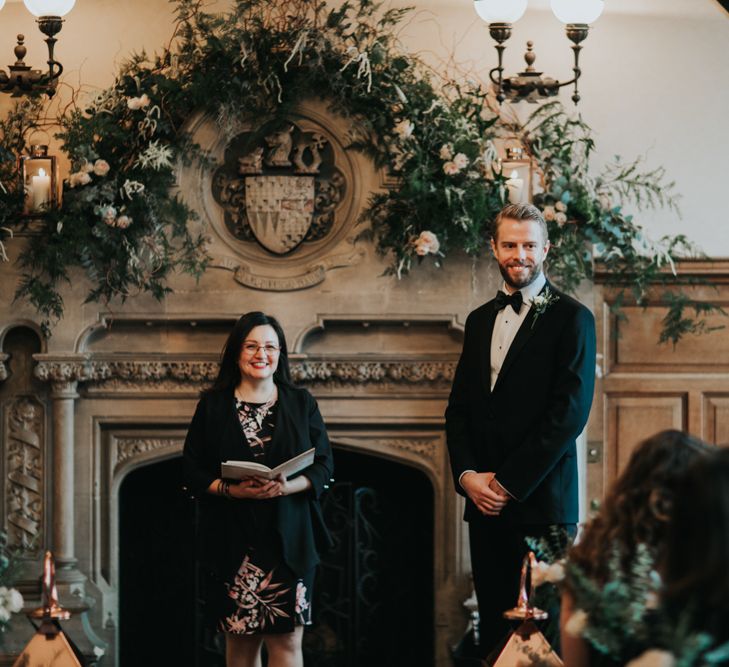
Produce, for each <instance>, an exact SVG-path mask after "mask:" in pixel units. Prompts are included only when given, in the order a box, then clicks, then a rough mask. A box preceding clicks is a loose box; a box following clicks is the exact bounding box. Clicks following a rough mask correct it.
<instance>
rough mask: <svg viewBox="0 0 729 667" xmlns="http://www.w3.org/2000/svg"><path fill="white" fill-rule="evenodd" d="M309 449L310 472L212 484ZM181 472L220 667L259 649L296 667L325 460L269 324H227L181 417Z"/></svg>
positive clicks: (319, 538) (322, 433)
mask: <svg viewBox="0 0 729 667" xmlns="http://www.w3.org/2000/svg"><path fill="white" fill-rule="evenodd" d="M312 447H313V448H314V449H315V457H314V463H313V464H312V465H311V466H309V467H308V468H305V469H304V470H303V471H302V473H301V474H299V475H298V476H294V477H292V478H291V479H288V480H286V479H284V478H283V477H279V478H276V479H275V480H266V479H263V478H258V477H253V478H247V479H244V480H241V481H232V480H226V479H221V473H220V465H221V463H222V462H223V461H226V460H248V461H256V462H260V463H263V464H265V465H267V466H269V467H271V468H273V467H275V466H276V465H279V464H280V463H283V462H285V461H287V460H289V459H290V458H292V457H293V456H296V455H297V454H300V453H302V452H304V451H306V450H308V449H310V448H312ZM184 461H185V471H186V477H187V484H188V487H189V489H190V491H191V492H192V493H193V494H194V495H195V496H197V497H198V498H200V500H201V511H202V517H201V519H202V520H201V533H202V534H201V535H200V536H199V542H200V544H201V545H202V550H203V553H202V554H201V560H202V563H203V568H204V570H205V572H206V573H207V574H208V575H209V577H208V584H207V588H208V591H209V594H208V599H207V600H206V601H205V602H206V609H207V611H208V612H209V613H208V614H207V615H208V617H209V618H211V619H214V620H215V623H216V625H217V627H218V629H219V630H221V631H222V632H224V633H225V646H226V664H227V667H258V666H259V665H260V664H261V663H260V652H261V646H262V644H263V643H264V642H265V644H266V649H267V652H268V665H269V667H301V666H302V665H303V658H302V651H301V640H302V634H303V626H304V625H308V624H309V623H311V592H312V584H313V580H314V570H315V567H316V565H317V563H318V562H319V552H320V550H321V549H322V548H324V547H325V546H326V545H328V542H329V535H328V533H327V530H326V527H325V525H324V522H323V520H322V515H321V509H320V506H319V500H318V499H319V496H320V494H321V492H322V490H323V489H324V488H325V485H326V484H327V483H328V482H329V479H330V477H331V475H332V453H331V447H330V444H329V439H328V437H327V433H326V429H325V427H324V422H323V420H322V417H321V414H320V413H319V409H318V407H317V404H316V401H315V400H314V398H313V397H312V396H311V394H309V392H308V391H307V390H306V389H301V388H297V387H295V386H294V385H293V384H292V382H291V373H290V370H289V364H288V355H287V348H286V339H285V338H284V334H283V330H282V329H281V326H280V325H279V323H278V322H277V321H276V319H275V318H273V317H271V316H269V315H265V314H264V313H261V312H250V313H246V314H245V315H243V316H242V317H241V318H240V319H239V320H238V322H236V324H235V326H234V327H233V330H232V331H231V333H230V335H229V337H228V340H227V342H226V343H225V346H224V348H223V352H222V356H221V363H220V371H219V373H218V376H217V379H216V380H215V383H214V384H213V386H212V388H211V389H209V390H208V391H206V392H204V393H203V395H202V397H201V399H200V401H199V403H198V405H197V409H196V410H195V415H194V416H193V418H192V423H191V424H190V428H189V431H188V433H187V438H186V440H185V447H184Z"/></svg>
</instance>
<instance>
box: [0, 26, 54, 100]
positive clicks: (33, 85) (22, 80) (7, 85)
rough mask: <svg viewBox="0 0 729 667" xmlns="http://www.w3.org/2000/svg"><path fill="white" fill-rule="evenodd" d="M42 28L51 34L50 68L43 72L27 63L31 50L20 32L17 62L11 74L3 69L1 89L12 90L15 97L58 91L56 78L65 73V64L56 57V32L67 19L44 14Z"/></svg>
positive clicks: (11, 67)
mask: <svg viewBox="0 0 729 667" xmlns="http://www.w3.org/2000/svg"><path fill="white" fill-rule="evenodd" d="M38 27H39V28H40V30H41V32H42V33H43V34H44V35H46V36H47V37H46V40H45V41H46V44H47V45H48V61H47V62H48V71H47V72H41V71H40V70H37V69H32V68H31V67H30V66H29V65H26V64H25V61H24V58H25V55H26V53H27V52H28V49H27V48H26V47H25V36H24V35H18V43H17V45H16V46H15V58H16V60H15V64H14V65H10V66H9V67H8V72H7V73H5V72H4V71H2V70H0V91H2V92H4V93H10V94H11V95H12V96H13V97H18V96H20V95H38V94H43V93H45V94H46V95H48V97H53V94H54V93H55V92H56V81H57V80H58V77H60V76H61V74H62V73H63V65H61V63H59V62H58V61H57V60H56V59H55V58H54V56H53V51H54V47H55V45H56V42H57V41H58V40H57V39H56V37H55V35H56V34H58V32H60V30H61V28H62V27H63V19H62V18H60V17H58V16H43V17H41V18H39V19H38Z"/></svg>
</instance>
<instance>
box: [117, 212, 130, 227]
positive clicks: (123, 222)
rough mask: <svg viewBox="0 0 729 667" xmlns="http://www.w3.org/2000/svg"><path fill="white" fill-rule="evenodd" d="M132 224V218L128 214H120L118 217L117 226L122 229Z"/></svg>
mask: <svg viewBox="0 0 729 667" xmlns="http://www.w3.org/2000/svg"><path fill="white" fill-rule="evenodd" d="M131 224H132V219H131V218H130V217H129V216H128V215H120V216H119V217H118V218H117V219H116V226H117V227H119V228H121V229H126V228H127V227H129V225H131Z"/></svg>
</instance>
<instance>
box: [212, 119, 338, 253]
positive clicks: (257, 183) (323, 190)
mask: <svg viewBox="0 0 729 667" xmlns="http://www.w3.org/2000/svg"><path fill="white" fill-rule="evenodd" d="M256 136H257V135H256V134H254V133H253V132H248V133H244V134H242V135H239V136H238V137H236V138H235V139H234V140H233V141H232V142H231V143H230V145H229V146H228V150H227V151H226V158H225V163H224V164H223V165H222V166H221V167H220V168H219V169H218V170H217V172H216V174H215V177H214V179H213V195H214V197H215V200H216V201H217V202H218V203H219V204H220V205H221V206H222V207H223V209H224V211H225V224H226V226H227V227H228V229H229V231H231V232H232V233H233V234H234V235H235V236H236V237H237V238H238V239H240V240H245V241H257V242H258V243H259V244H260V245H261V246H262V247H263V248H265V249H266V250H267V251H268V252H270V253H273V254H275V255H285V254H287V253H290V252H292V251H293V250H295V249H296V248H297V247H298V246H299V245H301V244H302V243H307V242H312V241H317V240H320V239H322V238H324V237H325V236H327V234H329V232H330V231H331V229H332V226H333V224H334V221H335V220H334V217H335V211H336V207H337V205H338V203H339V202H340V201H341V200H342V197H343V196H344V192H345V187H346V184H345V179H344V177H343V176H342V173H341V171H340V170H339V169H338V168H337V166H336V164H335V163H334V162H335V161H334V153H333V151H332V150H331V149H330V147H329V142H328V141H327V139H326V138H325V137H324V136H323V134H321V133H318V132H312V131H304V130H302V129H301V128H299V127H298V126H297V125H296V124H295V123H293V122H291V123H287V124H286V125H284V126H283V127H280V128H278V129H276V130H274V131H273V132H270V133H267V134H264V135H263V139H262V140H261V141H256ZM251 146H252V147H251Z"/></svg>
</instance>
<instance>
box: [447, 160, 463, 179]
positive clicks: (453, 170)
mask: <svg viewBox="0 0 729 667" xmlns="http://www.w3.org/2000/svg"><path fill="white" fill-rule="evenodd" d="M459 171H461V170H460V169H459V168H458V165H457V164H456V163H455V162H446V163H445V164H444V165H443V172H444V173H445V174H446V175H448V176H453V175H455V174H457V173H458V172H459Z"/></svg>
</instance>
